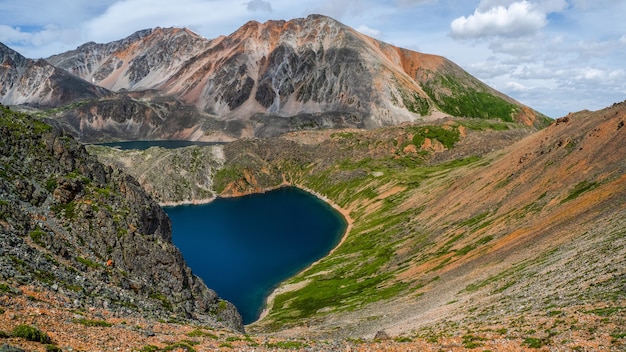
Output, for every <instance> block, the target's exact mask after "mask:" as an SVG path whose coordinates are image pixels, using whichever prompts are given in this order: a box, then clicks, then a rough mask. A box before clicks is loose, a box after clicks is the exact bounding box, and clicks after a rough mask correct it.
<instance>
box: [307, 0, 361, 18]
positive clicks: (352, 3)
mask: <svg viewBox="0 0 626 352" xmlns="http://www.w3.org/2000/svg"><path fill="white" fill-rule="evenodd" d="M368 7H369V4H367V3H366V2H364V1H362V0H361V1H359V0H325V1H321V2H320V3H318V4H317V5H315V6H313V7H312V8H311V11H310V12H311V13H319V14H323V15H326V16H330V17H333V18H335V19H342V18H343V17H345V16H358V15H360V14H362V13H364V12H365V11H366V9H367V8H368Z"/></svg>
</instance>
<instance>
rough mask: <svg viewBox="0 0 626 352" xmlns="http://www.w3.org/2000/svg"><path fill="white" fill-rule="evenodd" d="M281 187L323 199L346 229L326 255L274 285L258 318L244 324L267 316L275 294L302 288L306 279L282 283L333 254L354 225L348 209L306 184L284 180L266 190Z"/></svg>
mask: <svg viewBox="0 0 626 352" xmlns="http://www.w3.org/2000/svg"><path fill="white" fill-rule="evenodd" d="M282 187H296V188H298V189H301V190H303V191H305V192H307V193H309V194H311V195H313V196H315V197H317V198H318V199H320V200H321V201H323V202H325V203H326V204H328V205H330V206H331V207H332V208H333V209H335V210H336V211H337V212H338V213H340V214H341V215H342V216H343V218H344V220H345V221H346V230H345V231H344V233H343V235H342V236H341V239H340V240H339V243H337V245H336V246H334V247H333V248H332V249H331V250H330V251H329V252H328V253H327V254H326V255H324V256H323V257H322V258H320V259H318V260H316V261H315V262H313V263H311V264H309V265H308V266H306V267H305V268H303V269H302V270H300V271H299V272H298V273H296V274H295V275H293V276H291V277H289V278H287V279H285V280H284V281H283V282H282V283H280V284H278V285H276V287H274V288H273V289H272V292H271V293H270V294H269V295H268V296H267V298H266V299H265V304H264V305H263V310H262V311H261V314H260V315H259V318H258V319H257V320H255V321H253V322H252V323H250V324H246V326H249V325H252V324H254V323H256V322H258V321H261V320H263V319H264V318H265V317H267V315H268V314H269V311H270V310H271V309H272V307H273V305H274V300H275V299H276V296H278V295H279V294H282V293H286V292H290V291H295V290H298V289H300V288H302V287H303V286H305V285H306V284H307V283H308V281H304V282H302V283H299V284H295V285H283V283H285V282H287V281H288V280H289V279H291V278H292V277H295V276H297V275H299V274H300V273H302V272H304V271H306V270H309V269H310V268H311V267H313V266H315V265H317V264H318V263H319V262H320V261H321V260H322V259H324V258H326V257H328V256H329V255H331V254H333V253H334V252H335V251H336V250H337V248H339V247H340V246H341V245H342V244H343V243H344V242H345V241H346V238H347V237H348V235H349V234H350V231H351V230H352V226H353V225H354V220H353V219H352V217H351V216H350V211H348V210H347V209H344V208H342V207H341V206H339V205H338V204H337V203H335V202H333V201H332V200H330V199H329V198H328V197H326V196H324V195H323V194H321V193H319V192H316V191H314V190H312V189H310V188H308V187H306V186H303V185H299V184H293V183H288V182H284V183H282V184H281V185H280V186H278V187H275V188H272V189H269V190H267V191H266V192H268V191H271V190H274V189H278V188H282Z"/></svg>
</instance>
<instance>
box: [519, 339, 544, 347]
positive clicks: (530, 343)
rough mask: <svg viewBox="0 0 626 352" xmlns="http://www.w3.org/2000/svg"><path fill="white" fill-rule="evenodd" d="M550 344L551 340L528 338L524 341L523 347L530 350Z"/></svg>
mask: <svg viewBox="0 0 626 352" xmlns="http://www.w3.org/2000/svg"><path fill="white" fill-rule="evenodd" d="M548 344H550V340H549V339H547V338H536V337H527V338H525V339H524V341H522V345H524V346H526V347H528V348H541V347H543V346H545V345H548Z"/></svg>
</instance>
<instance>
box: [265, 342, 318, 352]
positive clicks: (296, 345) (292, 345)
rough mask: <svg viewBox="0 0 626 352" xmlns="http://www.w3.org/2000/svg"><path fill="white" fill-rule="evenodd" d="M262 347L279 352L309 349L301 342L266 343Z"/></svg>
mask: <svg viewBox="0 0 626 352" xmlns="http://www.w3.org/2000/svg"><path fill="white" fill-rule="evenodd" d="M264 346H265V347H267V348H277V349H280V350H300V349H303V348H307V347H309V345H308V344H306V343H304V342H301V341H278V342H274V343H266V344H265V345H264Z"/></svg>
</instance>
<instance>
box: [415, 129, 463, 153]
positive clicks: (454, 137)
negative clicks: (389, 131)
mask: <svg viewBox="0 0 626 352" xmlns="http://www.w3.org/2000/svg"><path fill="white" fill-rule="evenodd" d="M409 131H411V132H412V133H414V136H413V141H412V142H413V144H414V145H415V146H416V147H418V148H419V147H421V146H422V144H424V141H425V140H426V138H430V139H436V140H438V141H439V142H441V144H443V145H444V147H446V148H447V149H451V148H452V147H454V144H456V143H457V142H458V141H459V140H460V139H461V134H460V132H459V129H458V128H457V127H451V126H447V127H442V126H420V127H409Z"/></svg>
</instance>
